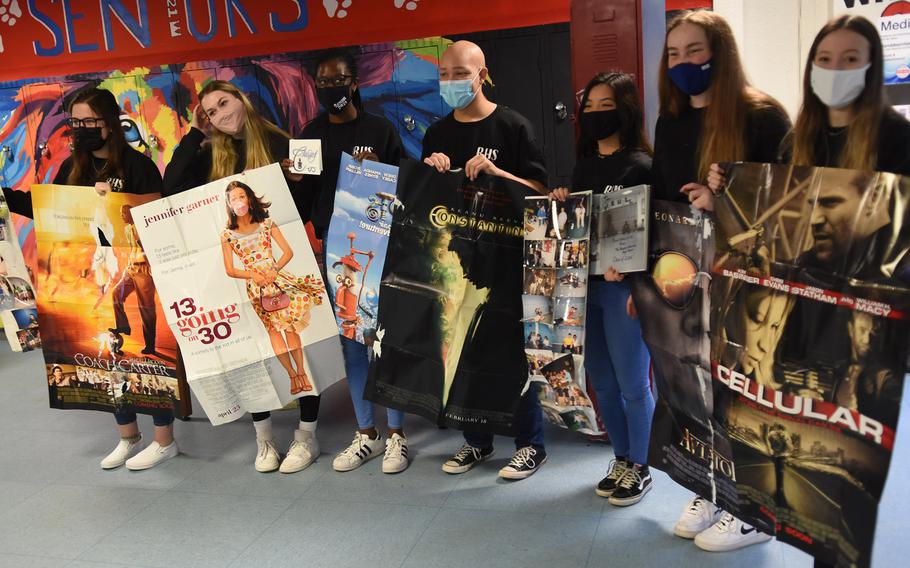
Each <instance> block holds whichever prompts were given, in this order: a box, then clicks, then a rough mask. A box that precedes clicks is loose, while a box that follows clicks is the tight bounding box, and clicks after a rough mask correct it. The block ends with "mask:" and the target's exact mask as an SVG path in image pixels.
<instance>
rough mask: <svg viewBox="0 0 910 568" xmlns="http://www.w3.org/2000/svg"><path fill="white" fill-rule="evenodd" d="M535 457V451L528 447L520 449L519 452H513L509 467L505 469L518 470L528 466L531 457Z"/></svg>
mask: <svg viewBox="0 0 910 568" xmlns="http://www.w3.org/2000/svg"><path fill="white" fill-rule="evenodd" d="M536 455H537V450H535V449H534V448H532V447H530V446H528V447H526V448H521V449H520V450H518V451H517V452H515V455H514V456H512V460H511V461H510V462H509V465H507V466H506V467H511V468H515V469H518V468H520V467H521V466H524V465H529V463H528V462H530V461H531V457H532V456H536Z"/></svg>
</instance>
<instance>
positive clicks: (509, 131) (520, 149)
mask: <svg viewBox="0 0 910 568" xmlns="http://www.w3.org/2000/svg"><path fill="white" fill-rule="evenodd" d="M434 152H441V153H443V154H445V155H446V156H448V157H449V160H450V161H451V162H452V169H458V168H463V167H464V165H465V164H466V163H467V162H468V160H470V159H471V158H473V157H474V156H476V155H477V154H484V155H485V156H486V157H487V158H489V160H490V161H491V162H493V163H494V164H496V167H498V168H500V169H501V170H504V171H506V172H508V173H510V174H512V175H513V176H517V177H520V178H522V179H528V180H533V181H537V182H540V183H541V184H542V185H544V186H546V185H547V168H546V165H544V158H543V150H542V149H541V147H540V144H539V143H538V141H537V138H536V137H535V136H534V128H533V127H532V126H531V123H530V122H528V119H526V118H525V117H523V116H521V115H520V114H518V113H517V112H515V111H514V110H512V109H510V108H508V107H504V106H502V105H498V106H497V107H496V109H495V110H494V111H493V112H492V113H490V116H488V117H486V118H484V119H483V120H478V121H477V122H459V121H457V120H455V113H454V112H453V113H449V114H448V115H447V116H446V117H445V118H443V119H441V120H439V121H437V122H435V123H433V124H432V125H431V126H430V127H429V128H428V129H427V132H426V134H425V135H424V137H423V155H422V156H421V159H423V158H426V157H428V156H429V155H430V154H433V153H434Z"/></svg>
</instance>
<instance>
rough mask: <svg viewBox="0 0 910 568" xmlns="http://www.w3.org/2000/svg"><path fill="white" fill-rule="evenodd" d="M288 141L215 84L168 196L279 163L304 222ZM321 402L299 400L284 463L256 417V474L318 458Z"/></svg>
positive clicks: (265, 418)
mask: <svg viewBox="0 0 910 568" xmlns="http://www.w3.org/2000/svg"><path fill="white" fill-rule="evenodd" d="M288 140H289V137H288V135H287V134H286V133H285V132H284V131H282V130H281V129H280V128H278V127H277V126H275V125H274V124H272V123H271V122H269V121H268V120H265V119H264V118H262V117H261V116H260V115H259V113H258V112H256V109H254V108H253V105H252V104H251V103H250V100H249V99H248V98H247V96H246V95H245V94H243V93H242V92H240V90H239V89H237V87H235V86H234V85H232V84H231V83H228V82H227V81H212V82H211V83H209V84H208V85H206V86H205V87H204V88H203V89H202V90H201V91H200V92H199V104H198V105H197V106H196V108H195V109H194V110H193V118H192V120H191V122H190V131H189V132H187V133H186V134H185V135H184V136H183V139H181V141H180V144H179V145H178V146H177V148H175V149H174V155H173V157H172V158H171V162H170V163H169V164H168V165H167V168H166V169H165V171H164V195H165V196H168V195H174V194H176V193H179V192H181V191H185V190H187V189H191V188H194V187H197V186H200V185H205V184H206V183H208V182H210V181H214V180H216V179H221V178H223V177H227V176H230V175H233V174H237V173H240V172H242V171H244V170H246V169H252V168H259V167H262V166H267V165H269V164H271V163H275V162H280V163H281V164H282V169H283V170H284V175H285V177H286V178H287V179H288V181H289V182H291V183H290V184H289V185H290V187H291V195H292V196H293V198H294V204H295V205H296V206H297V210H298V211H299V212H300V216H301V218H302V219H304V221H306V220H307V219H308V218H309V210H310V206H311V200H310V199H308V198H307V196H306V195H305V193H304V192H303V191H302V190H301V189H300V188H299V187H298V184H299V182H300V180H301V178H302V177H303V176H302V175H297V174H292V173H290V172H289V171H288V168H289V167H290V160H289V159H287V158H286V156H287V155H288V151H289V144H288ZM319 398H320V397H319V396H304V397H301V398H299V399H298V400H297V404H298V406H299V408H300V423H299V426H298V428H297V429H296V430H295V431H294V441H293V442H291V446H290V447H289V448H288V452H287V455H286V456H285V458H284V461H281V460H280V458H279V455H278V450H277V449H276V447H275V437H274V435H273V434H272V419H271V413H270V412H254V413H252V414H253V426H254V427H255V430H256V442H257V446H258V451H257V453H256V460H255V462H254V466H255V468H256V471H260V472H269V471H275V470H276V469H279V464H280V469H281V472H282V473H295V472H298V471H300V470H302V469H304V468H305V467H307V466H308V465H310V464H311V463H312V462H313V460H315V459H316V457H317V456H318V455H319V442H318V441H317V440H316V419H317V417H318V415H319Z"/></svg>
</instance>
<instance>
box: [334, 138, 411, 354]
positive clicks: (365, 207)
mask: <svg viewBox="0 0 910 568" xmlns="http://www.w3.org/2000/svg"><path fill="white" fill-rule="evenodd" d="M397 185H398V166H390V165H388V164H382V163H379V162H371V161H369V160H364V161H363V163H361V162H358V161H357V160H355V159H354V158H352V157H351V156H350V155H348V154H346V153H344V154H342V159H341V168H340V170H339V175H338V187H337V189H336V191H335V211H334V213H333V215H332V222H331V224H330V225H329V231H328V235H327V236H326V255H327V260H328V262H327V263H326V270H327V272H328V283H329V293H330V294H331V295H332V297H333V298H334V299H335V301H334V304H333V305H334V308H335V318H336V319H337V321H338V330H339V333H340V334H341V336H343V337H347V338H348V339H353V340H355V341H359V342H360V343H365V342H366V341H370V342H372V341H373V340H375V338H376V323H377V321H376V317H377V315H378V313H379V282H380V280H381V279H382V267H383V264H384V263H385V252H386V248H387V247H388V245H389V232H390V231H391V229H392V211H393V208H394V206H395V204H396V199H395V191H396V186H397Z"/></svg>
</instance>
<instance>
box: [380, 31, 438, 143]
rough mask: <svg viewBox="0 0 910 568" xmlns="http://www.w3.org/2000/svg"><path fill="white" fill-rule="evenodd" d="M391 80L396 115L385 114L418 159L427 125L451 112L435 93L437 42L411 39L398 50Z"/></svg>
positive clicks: (436, 89) (436, 91)
mask: <svg viewBox="0 0 910 568" xmlns="http://www.w3.org/2000/svg"><path fill="white" fill-rule="evenodd" d="M401 55H402V57H401V58H400V59H399V60H398V61H397V62H396V66H395V72H394V75H393V82H394V85H395V93H396V111H397V112H396V115H395V116H394V118H393V117H388V118H389V119H390V120H392V122H393V123H394V124H395V126H396V127H397V128H398V133H399V135H400V136H401V141H402V143H403V144H404V148H405V151H406V152H407V153H408V155H409V156H411V157H412V158H419V157H420V154H421V145H422V143H423V135H424V134H425V133H426V131H427V128H429V126H430V125H431V124H433V123H434V122H436V121H437V120H439V119H440V118H441V117H442V116H445V115H446V114H447V113H449V112H450V111H451V109H449V107H448V106H447V105H446V104H445V103H444V102H443V100H442V97H440V96H439V66H438V62H439V57H440V56H441V55H442V46H441V44H440V43H439V42H432V43H427V42H419V43H418V42H414V45H412V46H408V47H405V48H403V49H402V54H401Z"/></svg>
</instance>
